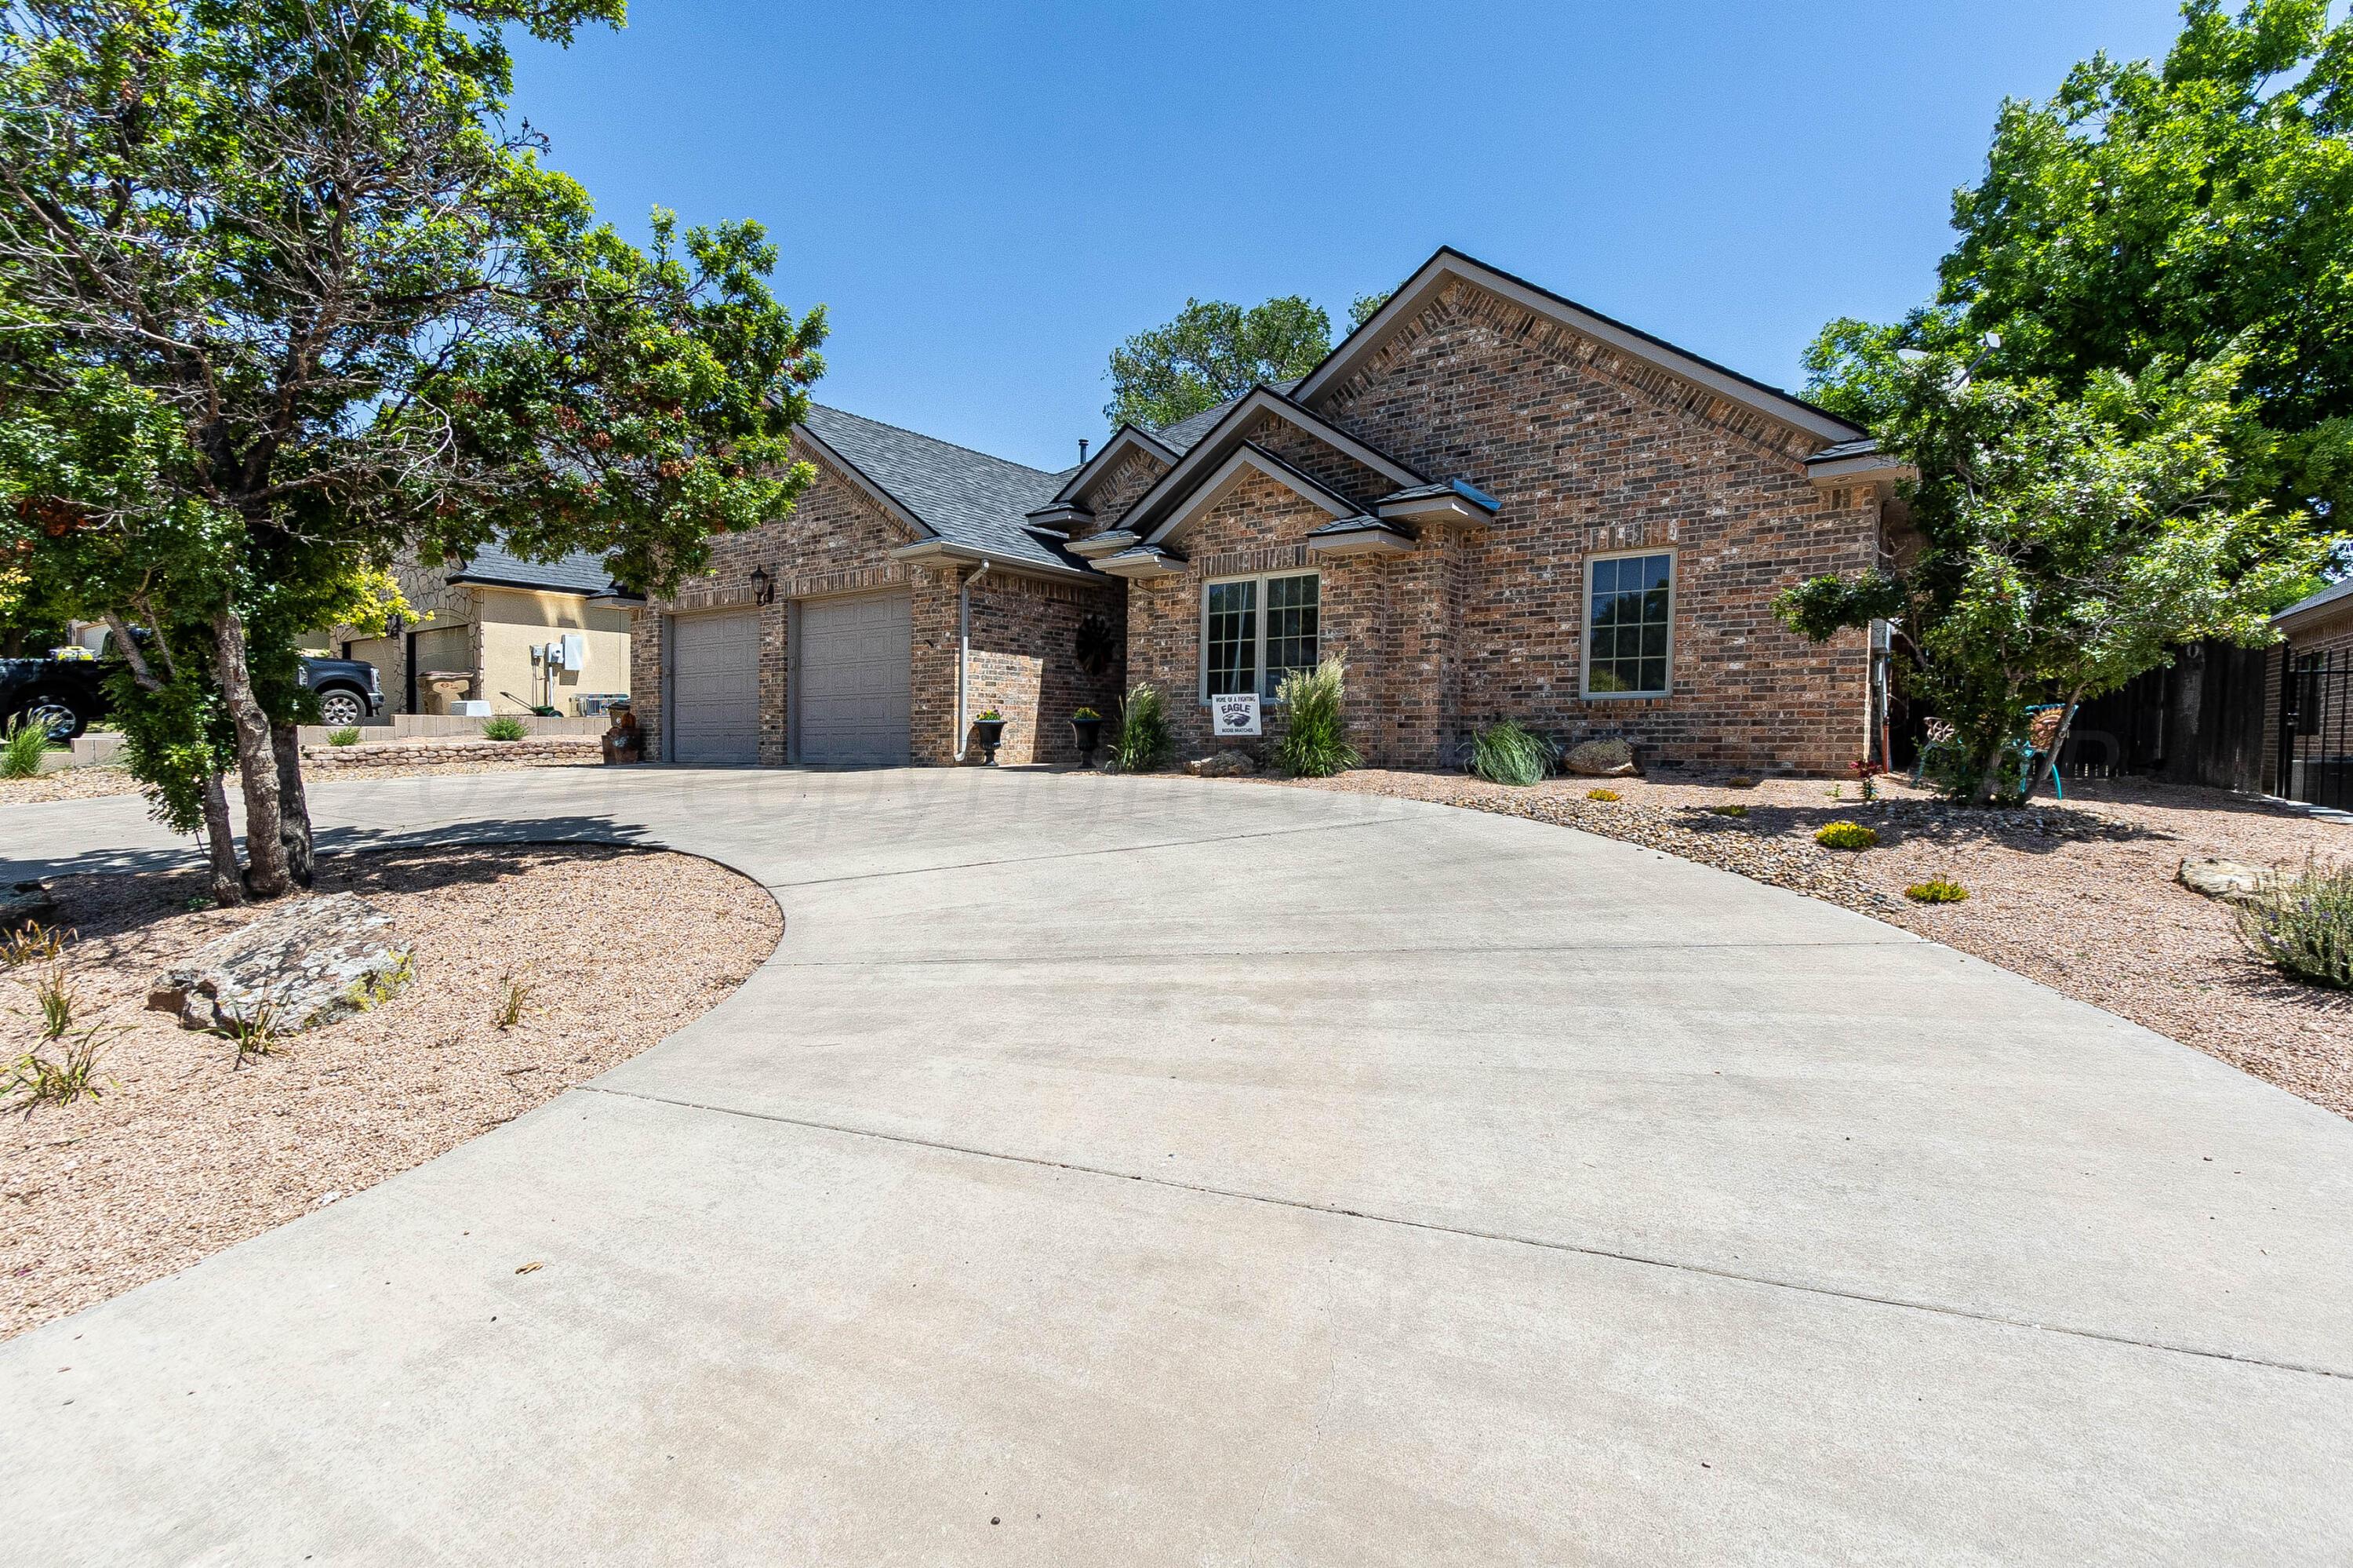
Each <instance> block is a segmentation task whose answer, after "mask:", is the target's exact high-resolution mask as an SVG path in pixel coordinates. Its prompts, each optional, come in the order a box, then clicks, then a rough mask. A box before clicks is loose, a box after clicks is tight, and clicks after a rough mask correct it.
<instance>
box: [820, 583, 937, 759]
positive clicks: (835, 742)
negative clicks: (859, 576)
mask: <svg viewBox="0 0 2353 1568" xmlns="http://www.w3.org/2000/svg"><path fill="white" fill-rule="evenodd" d="M912 609H913V606H912V602H911V601H910V600H909V599H907V597H906V596H905V595H903V594H893V595H891V596H889V597H887V598H877V599H813V600H811V601H810V602H809V603H807V604H805V605H803V606H802V607H801V611H800V648H799V651H798V652H797V655H796V657H795V658H794V661H793V666H794V671H793V675H794V678H793V685H794V689H795V694H796V695H797V697H798V699H799V709H800V716H799V719H798V721H797V727H798V729H799V732H800V760H801V761H803V762H807V763H811V764H816V765H820V766H821V765H827V764H830V765H833V766H837V767H840V766H853V765H854V766H864V767H887V766H891V765H892V764H899V763H904V762H906V761H908V760H909V758H910V757H911V756H912V752H911V750H910V747H909V745H908V737H907V713H908V703H907V664H908V659H907V655H908V649H909V647H910V645H911V642H912V639H913V615H912Z"/></svg>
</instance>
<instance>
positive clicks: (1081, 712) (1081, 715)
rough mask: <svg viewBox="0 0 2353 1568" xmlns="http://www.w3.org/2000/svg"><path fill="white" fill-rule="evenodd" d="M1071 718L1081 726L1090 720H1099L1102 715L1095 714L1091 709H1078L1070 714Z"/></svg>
mask: <svg viewBox="0 0 2353 1568" xmlns="http://www.w3.org/2000/svg"><path fill="white" fill-rule="evenodd" d="M1071 717H1072V718H1074V719H1077V720H1079V721H1080V722H1081V723H1082V724H1083V723H1085V722H1086V721H1088V720H1090V719H1100V718H1102V717H1103V715H1101V714H1099V713H1097V712H1095V710H1094V709H1092V708H1080V709H1078V710H1077V711H1076V712H1074V713H1072V714H1071Z"/></svg>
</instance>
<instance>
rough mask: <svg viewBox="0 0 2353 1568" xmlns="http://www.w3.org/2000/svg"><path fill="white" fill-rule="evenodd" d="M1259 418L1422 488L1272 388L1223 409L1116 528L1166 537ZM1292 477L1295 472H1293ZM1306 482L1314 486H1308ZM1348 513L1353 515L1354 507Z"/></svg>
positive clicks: (1399, 466)
mask: <svg viewBox="0 0 2353 1568" xmlns="http://www.w3.org/2000/svg"><path fill="white" fill-rule="evenodd" d="M1261 414H1271V415H1273V416H1274V417H1275V418H1279V419H1281V420H1282V421H1283V422H1284V423H1285V424H1288V425H1290V426H1292V427H1293V429H1297V430H1299V431H1301V432H1302V433H1303V434H1304V435H1306V436H1309V437H1311V438H1312V439H1314V440H1317V441H1319V442H1321V443H1322V444H1324V446H1327V447H1330V448H1331V449H1333V450H1335V451H1337V452H1339V453H1341V454H1342V455H1343V456H1345V457H1348V458H1350V459H1353V460H1354V461H1356V462H1359V463H1361V464H1363V465H1364V466H1365V467H1366V468H1367V469H1370V470H1371V471H1373V472H1375V473H1377V474H1379V475H1380V476H1381V477H1382V478H1384V479H1386V480H1388V482H1390V483H1391V484H1394V485H1398V486H1400V487H1403V486H1409V485H1417V484H1424V483H1427V482H1428V477H1427V476H1426V475H1423V474H1419V473H1416V472H1415V471H1413V470H1411V469H1409V468H1408V467H1406V466H1405V464H1403V463H1401V462H1399V461H1397V460H1396V459H1395V458H1393V457H1390V456H1388V454H1387V453H1385V452H1382V451H1380V450H1377V449H1376V448H1373V447H1370V446H1367V445H1366V444H1365V443H1364V442H1363V441H1360V440H1357V439H1356V437H1354V436H1352V435H1350V434H1348V433H1347V432H1346V431H1345V430H1343V429H1340V428H1339V427H1338V426H1336V425H1334V424H1331V423H1330V422H1328V421H1327V420H1325V419H1324V418H1322V417H1321V416H1320V415H1317V414H1314V413H1311V412H1309V411H1308V410H1307V409H1305V408H1301V407H1300V406H1299V405H1298V404H1296V403H1294V402H1293V401H1292V400H1291V399H1290V398H1288V397H1284V396H1283V395H1282V393H1280V392H1277V391H1276V390H1274V388H1272V387H1256V388H1254V389H1253V390H1251V391H1250V392H1249V393H1247V394H1246V395H1244V396H1242V397H1237V398H1236V399H1234V401H1233V402H1232V403H1231V404H1229V405H1228V406H1227V407H1226V409H1225V411H1224V413H1223V414H1221V415H1220V416H1219V418H1218V420H1217V422H1216V424H1215V425H1214V426H1212V427H1211V429H1209V430H1208V432H1207V433H1205V434H1204V435H1202V436H1201V437H1200V438H1199V439H1198V440H1196V441H1194V442H1193V444H1192V445H1191V446H1190V447H1189V448H1188V449H1187V450H1186V453H1185V455H1184V456H1183V457H1182V458H1179V459H1178V460H1177V461H1176V467H1174V468H1172V469H1170V470H1169V471H1167V472H1166V473H1164V474H1162V475H1161V476H1160V478H1159V479H1158V480H1157V481H1156V482H1155V483H1154V484H1153V486H1152V488H1151V489H1149V490H1147V491H1145V493H1143V494H1142V495H1140V496H1138V497H1137V498H1136V500H1135V504H1134V505H1133V506H1131V507H1129V508H1128V509H1127V511H1126V512H1125V514H1123V515H1122V517H1121V519H1120V525H1121V526H1122V527H1124V528H1132V529H1134V531H1135V532H1136V533H1138V534H1141V535H1144V537H1145V540H1146V541H1151V540H1155V539H1157V538H1159V537H1160V535H1162V533H1164V532H1166V526H1165V524H1166V520H1167V516H1168V514H1170V513H1171V512H1172V510H1173V509H1174V508H1176V506H1177V505H1178V504H1179V503H1182V502H1184V500H1185V499H1186V497H1187V496H1188V495H1189V494H1190V493H1192V491H1193V489H1194V487H1195V486H1196V485H1198V484H1199V483H1201V482H1203V481H1204V479H1205V478H1206V477H1208V476H1209V475H1211V474H1214V473H1217V472H1219V471H1222V465H1223V464H1224V463H1225V461H1226V460H1227V459H1228V458H1229V457H1230V456H1232V455H1233V453H1234V451H1235V450H1237V449H1239V448H1240V447H1241V446H1242V445H1243V444H1244V438H1245V433H1246V432H1247V431H1248V430H1249V429H1250V426H1251V424H1252V423H1253V422H1254V421H1255V420H1256V419H1257V418H1258V417H1259V416H1260V415H1261ZM1283 466H1284V467H1285V468H1291V466H1292V465H1290V464H1288V463H1285V464H1284V465H1283ZM1293 471H1294V472H1296V470H1295V469H1293ZM1301 477H1302V478H1304V477H1305V476H1304V475H1302V476H1301ZM1309 482H1310V483H1314V481H1312V480H1311V481H1309ZM1316 488H1317V489H1318V490H1322V491H1324V493H1327V494H1329V493H1331V492H1330V491H1329V489H1328V487H1326V486H1324V485H1321V484H1317V485H1316ZM1343 504H1346V503H1343ZM1349 509H1350V510H1351V511H1355V510H1356V507H1354V506H1350V508H1349Z"/></svg>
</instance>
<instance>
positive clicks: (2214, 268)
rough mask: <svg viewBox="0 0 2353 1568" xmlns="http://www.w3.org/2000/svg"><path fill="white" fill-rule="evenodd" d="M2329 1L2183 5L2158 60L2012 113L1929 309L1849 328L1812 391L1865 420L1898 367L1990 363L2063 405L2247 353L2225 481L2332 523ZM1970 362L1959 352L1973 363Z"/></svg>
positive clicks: (2333, 258)
mask: <svg viewBox="0 0 2353 1568" xmlns="http://www.w3.org/2000/svg"><path fill="white" fill-rule="evenodd" d="M2329 9H2330V7H2329V5H2328V3H2327V0H2249V4H2247V5H2245V6H2244V7H2243V8H2242V9H2241V10H2239V11H2238V12H2237V13H2236V14H2235V15H2234V14H2232V13H2230V12H2228V11H2226V10H2225V9H2224V8H2223V6H2222V5H2221V0H2189V4H2187V5H2184V6H2183V7H2182V28H2181V31H2180V33H2179V37H2177V38H2176V39H2175V42H2174V44H2173V47H2172V48H2171V50H2170V52H2169V53H2168V55H2167V57H2166V58H2165V60H2164V61H2163V63H2162V64H2152V63H2151V62H2148V61H2145V60H2143V61H2132V62H2118V61H2116V60H2112V59H2110V58H2108V57H2107V56H2105V54H2103V55H2097V56H2094V58H2091V59H2089V60H2087V61H2084V63H2082V64H2080V65H2078V66H2076V67H2075V68H2074V69H2073V70H2072V71H2070V72H2069V73H2068V76H2067V78H2066V79H2065V81H2064V83H2063V85H2062V86H2061V88H2060V90H2059V91H2058V92H2057V94H2056V95H2054V96H2053V97H2052V99H2051V100H2050V101H2047V102H2040V103H2037V102H2026V101H2010V102H2006V103H2004V104H2003V105H2002V108H2001V111H2000V115H1999V118H1998V119H1997V122H1996V124H1995V127H1994V133H1993V141H1992V146H1991V149H1990V151H1989V154H1988V156H1987V160H1986V169H1985V174H1984V175H1983V176H1982V177H1981V178H1980V179H1979V180H1978V182H1977V183H1976V184H1974V185H1969V186H1967V187H1965V188H1963V189H1961V190H1960V191H1958V192H1957V193H1955V196H1954V198H1953V225H1954V228H1955V229H1956V231H1957V243H1956V244H1955V246H1954V248H1953V249H1952V250H1951V252H1950V253H1949V254H1947V256H1946V258H1945V259H1944V261H1943V263H1942V265H1941V267H1940V269H1939V286H1938V289H1937V291H1936V298H1935V300H1934V301H1933V302H1930V303H1929V304H1927V305H1926V306H1924V307H1922V308H1921V309H1919V310H1917V311H1915V312H1914V313H1912V314H1911V315H1910V316H1908V317H1907V318H1905V320H1904V321H1902V322H1900V323H1883V324H1874V323H1867V322H1862V321H1856V320H1852V319H1850V320H1841V321H1838V322H1833V323H1831V325H1830V326H1828V327H1827V328H1825V329H1824V331H1823V333H1822V334H1821V336H1820V338H1819V339H1818V340H1817V341H1816V343H1815V344H1814V346H1813V349H1812V351H1811V353H1810V356H1809V360H1808V368H1809V369H1810V372H1811V373H1812V380H1811V383H1810V391H1809V395H1810V397H1814V398H1815V399H1816V400H1817V401H1820V402H1821V403H1823V404H1824V405H1826V406H1828V407H1830V408H1833V409H1835V410H1836V411H1838V412H1840V413H1842V414H1845V415H1847V416H1848V417H1849V418H1856V419H1858V420H1859V421H1861V422H1862V423H1865V424H1875V423H1876V422H1877V421H1878V420H1879V418H1881V417H1882V415H1883V412H1884V411H1885V410H1886V408H1888V407H1889V406H1890V399H1891V398H1893V397H1897V396H1899V394H1897V393H1896V392H1895V391H1894V387H1893V384H1892V382H1891V381H1890V378H1889V373H1888V369H1887V366H1888V365H1889V363H1890V355H1891V352H1892V351H1893V350H1895V349H1899V348H1901V349H1912V350H1922V351H1943V352H1974V350H1975V349H1976V347H1977V345H1978V344H1982V343H1983V342H1984V341H1985V339H1986V334H1989V333H1990V334H1996V335H1998V336H1999V338H2000V347H1999V349H1997V350H1995V351H1994V352H1992V353H1991V354H1990V355H1987V356H1986V358H1985V363H1984V366H1983V373H1984V374H1985V375H1987V376H2000V377H2003V378H2007V379H2010V380H2012V381H2018V382H2025V381H2031V380H2037V379H2041V380H2047V381H2048V382H2050V383H2051V384H2052V387H2054V388H2055V389H2056V390H2057V391H2058V392H2060V393H2061V394H2064V395H2072V394H2074V393H2077V392H2080V391H2081V390H2082V389H2084V387H2087V386H2088V385H2089V384H2090V383H2091V381H2092V380H2093V378H2094V376H2098V375H2100V374H2101V373H2102V372H2105V371H2121V372H2124V373H2126V375H2128V376H2137V375H2139V374H2141V373H2142V372H2144V371H2146V370H2147V369H2148V368H2149V367H2151V366H2157V365H2159V364H2169V365H2171V366H2187V365H2190V364H2194V363H2197V362H2200V361H2213V360H2218V359H2220V358H2221V357H2223V356H2225V355H2232V354H2236V355H2242V356H2243V361H2244V366H2245V368H2244V373H2243V374H2244V379H2243V383H2242V393H2243V397H2245V398H2246V399H2247V400H2248V401H2250V402H2251V403H2252V405H2253V410H2254V413H2255V418H2254V419H2253V421H2252V422H2251V423H2250V424H2249V425H2248V426H2247V427H2246V429H2244V430H2242V432H2240V439H2241V440H2242V450H2241V452H2240V454H2239V455H2240V459H2241V461H2240V462H2239V463H2238V465H2237V467H2236V469H2235V471H2234V473H2235V478H2234V482H2235V483H2237V484H2238V485H2240V486H2241V488H2242V491H2243V492H2244V493H2250V494H2263V495H2267V496H2269V497H2270V498H2271V499H2272V500H2273V501H2274V503H2275V504H2276V505H2278V506H2279V507H2280V509H2281V510H2282V511H2292V510H2302V511H2306V512H2308V513H2309V514H2311V515H2313V516H2314V517H2315V518H2316V520H2318V521H2319V522H2321V523H2323V524H2327V522H2329V521H2330V520H2333V519H2340V518H2341V517H2342V516H2343V515H2344V514H2343V513H2342V512H2341V511H2340V509H2341V508H2342V507H2343V506H2344V505H2345V503H2346V502H2347V501H2348V498H2353V18H2348V19H2344V20H2339V21H2337V22H2336V23H2334V24H2332V23H2331V22H2330V20H2329V15H2328V14H2329ZM1964 345H1966V347H1965V346H1964Z"/></svg>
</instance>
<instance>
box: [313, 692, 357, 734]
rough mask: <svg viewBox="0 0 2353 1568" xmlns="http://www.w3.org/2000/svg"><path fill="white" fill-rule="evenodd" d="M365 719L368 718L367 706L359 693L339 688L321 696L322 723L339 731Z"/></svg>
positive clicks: (320, 717)
mask: <svg viewBox="0 0 2353 1568" xmlns="http://www.w3.org/2000/svg"><path fill="white" fill-rule="evenodd" d="M365 717H367V705H366V704H365V703H363V702H361V701H360V698H359V694H358V693H356V692H353V691H348V690H346V689H345V688H343V687H342V686H337V687H335V688H334V689H333V690H332V691H325V692H321V693H320V694H319V722H320V723H322V724H330V725H332V726H335V727H336V728H337V729H343V728H345V727H347V726H351V725H355V724H357V723H359V722H360V720H362V719H364V718H365Z"/></svg>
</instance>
